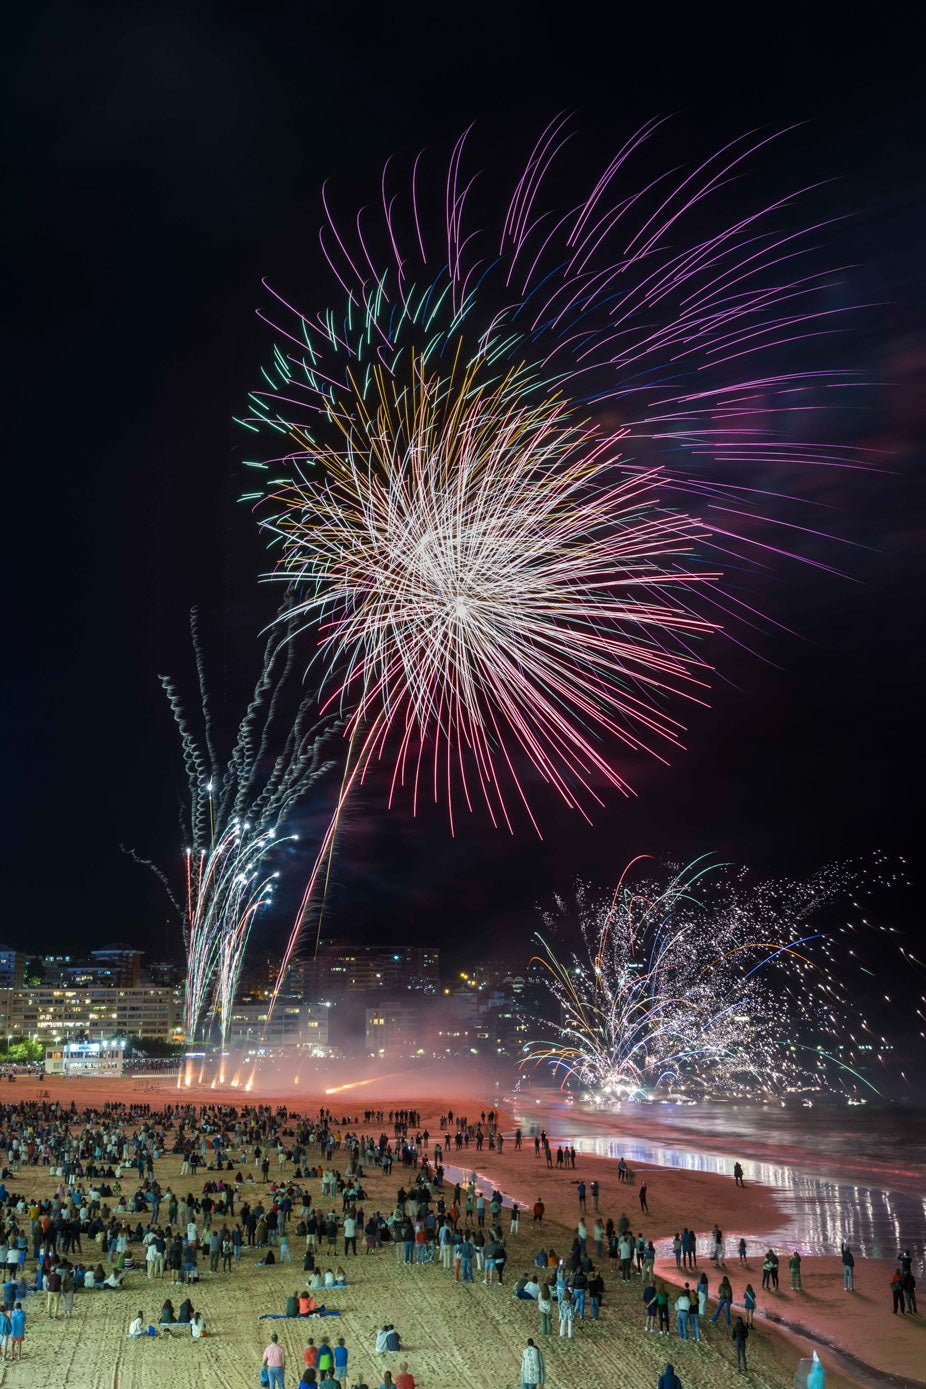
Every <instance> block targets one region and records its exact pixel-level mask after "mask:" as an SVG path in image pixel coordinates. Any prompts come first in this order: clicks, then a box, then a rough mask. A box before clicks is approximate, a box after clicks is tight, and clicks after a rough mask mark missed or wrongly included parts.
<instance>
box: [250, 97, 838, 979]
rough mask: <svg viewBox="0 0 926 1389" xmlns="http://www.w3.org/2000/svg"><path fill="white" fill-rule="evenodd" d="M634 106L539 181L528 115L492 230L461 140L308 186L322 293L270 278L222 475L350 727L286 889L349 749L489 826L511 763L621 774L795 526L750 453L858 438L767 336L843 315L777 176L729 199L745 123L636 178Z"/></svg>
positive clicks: (579, 773)
mask: <svg viewBox="0 0 926 1389" xmlns="http://www.w3.org/2000/svg"><path fill="white" fill-rule="evenodd" d="M660 124H661V122H652V123H651V124H650V125H648V126H647V127H645V128H644V129H643V130H641V131H639V132H637V134H636V135H634V137H633V138H632V139H631V140H629V141H628V142H627V144H626V145H625V146H624V148H623V149H621V150H620V151H619V152H618V154H617V155H616V156H615V157H614V158H613V159H612V160H611V161H610V162H609V163H608V164H607V165H606V167H605V168H604V169H603V170H602V172H601V176H600V177H599V178H598V179H597V180H595V181H594V182H593V185H592V188H591V191H590V192H588V191H586V192H585V193H583V194H582V195H581V196H580V197H579V198H578V200H577V201H575V202H572V203H567V205H565V206H562V205H557V203H556V201H555V200H554V198H553V197H552V196H551V195H552V194H553V193H554V191H555V192H556V193H559V191H560V188H561V186H562V185H561V180H560V177H559V175H560V173H561V172H565V173H566V175H567V176H568V174H569V172H570V170H569V167H568V163H567V161H566V157H565V153H564V151H565V149H566V146H567V145H568V143H569V140H570V139H571V135H572V132H571V130H570V128H569V121H568V119H567V118H566V117H563V118H559V119H557V120H556V121H554V122H553V123H552V124H551V125H550V126H549V127H548V129H547V130H545V131H544V133H543V134H542V136H541V138H540V140H539V141H538V142H537V145H536V146H535V148H534V149H533V151H532V152H531V154H530V157H529V159H528V161H527V164H526V167H525V168H524V170H523V172H522V173H521V175H520V176H519V177H518V178H517V179H516V180H515V183H514V188H513V192H512V194H511V196H510V198H509V199H508V200H507V202H506V203H504V204H503V206H502V208H501V212H500V215H499V217H498V221H497V224H496V225H495V227H494V228H493V227H492V226H491V225H489V226H488V227H487V228H486V227H481V226H480V225H478V224H476V223H475V222H473V221H472V215H471V205H472V201H473V187H474V185H475V183H476V182H477V179H476V177H475V176H474V175H472V176H471V175H470V174H469V173H467V172H466V168H465V164H466V159H467V136H464V137H462V138H461V139H460V140H459V141H458V143H457V145H456V146H455V148H454V150H453V153H452V156H451V158H450V161H449V166H448V168H447V169H446V170H445V171H444V175H443V177H442V179H440V180H435V179H434V178H433V177H432V176H429V175H426V174H425V169H424V163H423V161H422V159H421V158H419V159H418V160H416V161H415V165H414V168H413V170H412V173H411V178H410V180H409V181H408V183H407V184H406V186H405V187H404V188H403V187H396V188H395V190H393V187H392V179H391V176H390V174H389V171H388V170H387V171H386V172H384V175H383V180H382V188H381V198H380V202H381V213H380V214H379V215H378V216H377V217H376V219H375V220H374V214H373V213H371V212H370V211H369V209H366V210H364V212H363V213H362V214H361V215H359V216H358V217H357V219H356V223H355V225H354V226H353V227H352V228H351V230H350V231H349V232H348V231H344V230H342V229H341V227H340V226H339V224H338V222H337V220H336V219H335V218H334V217H333V215H332V214H331V212H330V209H329V204H328V198H327V194H326V195H325V197H324V205H325V214H326V218H327V223H326V226H325V227H324V228H323V230H322V233H321V244H322V248H323V250H324V253H325V255H326V257H327V259H328V262H329V265H330V268H331V270H332V272H333V274H334V276H335V278H336V280H337V281H338V283H339V286H340V290H339V294H340V296H341V305H342V306H341V308H340V309H338V310H337V311H334V310H330V309H329V310H326V311H324V312H321V313H318V314H314V313H302V312H300V311H299V310H298V309H295V308H293V307H292V306H291V305H289V304H288V303H287V302H286V301H285V300H284V299H283V298H282V297H281V296H280V295H278V294H276V293H275V291H271V292H272V293H273V294H274V299H275V311H274V314H273V316H272V326H273V328H274V329H275V332H276V337H277V342H276V346H275V347H274V351H273V359H272V361H271V362H270V363H269V364H268V365H267V367H266V368H264V370H263V377H264V381H263V383H262V385H261V387H260V388H259V389H258V390H256V391H254V392H253V393H252V395H251V397H250V409H249V411H248V413H247V414H246V415H245V416H244V417H243V418H242V419H241V421H240V423H242V424H243V425H244V426H245V427H246V428H247V429H248V430H251V431H253V432H254V433H256V434H260V435H264V436H266V435H267V434H271V435H272V436H273V437H274V438H275V439H276V440H278V441H279V446H278V447H277V448H276V449H275V450H274V451H273V452H272V454H271V456H269V457H268V456H263V457H260V458H256V459H251V460H249V466H251V467H252V468H253V469H255V473H256V477H257V479H258V482H259V486H258V487H257V488H256V490H254V491H252V492H250V493H248V494H247V495H248V498H249V499H250V500H252V501H253V502H254V503H255V504H257V505H258V506H259V507H260V511H261V516H262V519H263V524H264V526H265V527H266V529H267V532H268V533H269V534H270V536H271V537H272V539H273V542H274V544H275V547H276V554H277V557H278V566H277V570H276V577H278V578H280V579H282V580H283V581H285V582H286V583H287V585H288V586H289V589H290V591H291V592H293V593H294V595H295V604H296V611H297V613H298V617H299V620H300V621H301V622H302V624H303V625H304V626H305V627H306V629H310V630H311V633H312V637H313V640H314V643H315V654H316V657H317V658H318V660H319V661H320V662H322V663H323V669H324V675H323V679H322V684H323V687H324V689H325V691H326V697H327V698H328V700H329V701H330V702H331V704H332V705H333V706H334V707H336V708H337V709H338V710H339V711H340V712H341V713H342V715H343V718H344V723H345V732H346V736H347V738H348V756H347V760H346V766H345V773H344V781H343V785H342V794H341V797H340V799H339V802H338V808H337V810H336V812H335V817H334V820H333V822H332V827H331V831H330V835H329V839H328V841H326V843H325V844H324V845H323V846H322V850H321V852H320V855H319V860H318V864H317V865H316V869H315V871H313V873H312V874H311V876H310V879H309V883H308V886H307V890H306V897H305V900H304V904H303V906H304V907H305V905H306V904H307V903H308V901H309V898H310V896H311V893H312V892H313V890H314V887H315V884H316V882H317V880H318V874H319V871H320V869H321V867H322V865H323V863H324V861H325V858H326V856H327V855H328V854H329V853H330V847H331V845H330V839H331V837H332V836H333V835H334V833H335V827H336V824H337V817H338V814H339V813H340V809H341V807H342V806H343V805H344V803H345V801H346V798H347V797H348V796H349V794H350V792H351V789H352V788H353V786H354V785H355V784H356V783H357V781H358V780H362V779H363V777H364V776H365V775H366V774H367V771H368V769H369V768H370V766H371V764H372V763H373V762H374V761H382V762H384V763H385V764H386V765H387V766H388V767H389V768H390V769H391V772H390V785H391V794H392V795H394V794H395V793H396V791H397V790H398V788H399V787H402V786H405V787H407V788H409V794H410V795H411V797H412V798H413V801H414V804H415V805H416V806H417V804H418V802H419V799H420V797H421V794H422V791H423V790H424V789H425V788H427V790H428V792H429V794H430V795H431V796H433V798H434V799H435V800H441V799H442V800H443V801H444V802H445V804H446V805H447V808H448V813H449V814H450V816H451V820H453V816H454V806H455V805H465V806H467V807H473V806H474V805H475V804H476V803H477V802H478V803H481V804H482V805H484V806H487V807H488V810H489V813H490V814H491V816H492V818H493V820H494V821H495V822H496V823H502V824H505V825H507V826H508V827H509V828H510V827H511V825H512V817H511V815H510V814H509V807H510V806H512V805H513V804H520V805H522V806H523V807H525V808H526V810H527V813H528V814H529V815H530V818H531V819H532V820H533V818H534V817H533V814H532V812H531V801H532V797H533V794H534V783H535V782H537V781H541V782H544V783H546V784H547V785H548V786H549V787H552V788H554V789H555V791H556V792H557V793H558V794H559V795H560V796H561V797H562V798H563V799H564V801H565V802H566V804H567V805H569V806H570V807H577V808H579V809H580V810H586V811H587V809H588V808H589V807H590V806H592V805H594V804H595V803H596V802H598V801H599V800H600V798H601V795H602V794H603V793H604V792H605V791H606V790H607V788H608V787H612V788H617V789H618V790H620V791H627V790H628V789H629V788H628V785H627V781H626V779H625V778H626V775H627V773H626V772H625V770H624V768H623V765H618V759H621V762H623V758H624V756H625V754H629V753H632V752H636V751H638V750H641V749H646V750H647V751H649V752H654V753H656V754H657V755H664V754H665V753H666V752H669V751H671V749H672V747H673V745H674V746H677V745H678V744H679V742H680V740H681V737H682V735H683V729H682V726H681V724H680V723H679V722H677V718H676V715H677V712H678V710H677V706H678V704H679V700H680V697H681V699H682V700H684V699H691V698H698V697H701V696H702V695H703V687H704V680H705V676H706V674H707V666H706V664H705V661H706V658H705V655H704V652H703V643H702V642H701V641H700V640H699V639H700V638H702V637H704V636H705V635H707V634H709V633H711V632H712V631H713V630H714V629H716V628H717V627H718V626H721V625H723V626H724V627H726V628H729V627H730V625H731V624H733V625H736V624H738V623H741V624H746V626H744V627H742V628H741V631H742V632H744V631H745V630H746V627H748V626H752V625H754V624H755V623H756V622H761V621H762V619H761V616H760V615H759V614H758V613H757V611H756V607H755V604H754V602H753V600H752V599H751V598H750V595H749V591H748V585H747V584H746V583H745V582H744V574H745V573H747V572H748V570H749V569H750V567H753V568H754V569H756V570H757V571H758V570H761V569H763V568H767V567H768V565H769V564H771V563H773V562H774V561H775V560H777V559H778V558H779V557H780V556H781V555H782V554H787V553H789V551H790V550H792V549H794V548H795V547H797V548H799V543H798V541H797V539H796V537H797V535H798V534H799V532H800V530H801V528H800V527H798V526H795V525H793V524H792V522H791V521H790V520H789V519H787V518H785V517H782V516H780V515H779V516H776V518H775V521H774V526H775V529H774V530H773V531H771V532H768V531H762V529H761V528H760V525H759V524H758V522H759V519H760V518H761V516H762V514H763V511H764V509H765V506H766V503H768V501H769V497H770V495H774V496H775V498H776V500H775V503H774V505H775V506H776V508H777V507H779V506H780V505H783V503H782V500H781V497H780V496H779V495H778V494H779V493H780V492H782V491H783V490H786V489H783V488H782V487H781V486H777V485H774V484H772V483H770V481H769V479H770V478H771V477H773V476H774V474H775V473H776V471H778V472H783V473H785V474H790V473H791V472H792V470H793V469H795V468H798V467H800V468H806V467H822V468H831V467H835V466H859V465H860V463H862V462H864V461H866V460H862V459H860V458H859V457H858V456H856V454H854V453H853V452H852V451H850V450H847V449H845V448H843V447H841V446H836V445H828V444H825V443H821V442H819V440H817V439H815V438H813V437H812V433H813V431H812V430H811V429H810V428H809V421H810V420H811V419H812V418H814V413H813V412H814V410H815V408H816V406H817V405H818V404H819V403H820V401H821V400H822V399H826V401H827V403H829V400H830V399H831V395H830V394H826V393H827V392H828V391H829V388H831V387H836V386H841V385H846V384H847V377H846V376H845V375H844V374H843V373H841V372H839V371H832V372H830V371H826V370H823V369H821V368H820V367H819V365H818V364H817V362H816V361H815V360H814V361H811V362H810V363H809V365H808V366H807V368H806V369H805V370H799V371H794V370H789V369H787V368H785V367H784V366H783V365H782V361H781V354H782V351H786V352H787V354H788V357H789V359H793V357H794V356H795V354H797V355H798V357H800V356H801V355H802V354H803V355H804V356H805V357H806V355H807V354H808V353H809V352H811V351H814V350H815V347H816V345H817V344H818V342H819V340H820V339H821V338H823V337H825V336H826V335H828V334H830V333H832V332H835V331H837V329H838V326H839V324H840V322H841V321H842V320H841V315H842V314H843V313H844V311H845V306H844V303H843V301H842V299H841V295H840V291H839V290H838V288H837V286H838V285H839V283H840V275H839V274H838V273H837V272H834V271H832V270H831V269H830V268H828V267H825V268H820V266H819V265H818V264H817V261H816V255H815V252H816V247H815V244H814V242H815V238H816V237H817V235H818V233H819V231H820V224H817V225H813V226H808V227H805V228H802V229H797V230H796V229H795V228H794V226H793V225H791V224H790V221H789V215H788V214H786V211H785V209H787V208H788V206H789V205H790V203H791V202H792V201H793V200H794V199H795V198H796V197H797V196H798V195H799V194H800V193H801V192H802V191H806V190H800V189H796V190H792V191H790V192H788V193H787V194H785V195H784V196H782V197H781V198H779V199H777V200H775V201H774V202H772V203H771V204H769V203H767V202H761V203H759V204H758V205H754V206H751V207H750V206H748V205H746V203H745V195H744V202H743V204H742V205H741V206H740V210H739V211H738V212H737V213H736V214H735V215H733V216H732V217H731V215H730V213H729V206H730V199H729V191H728V190H729V185H730V182H731V180H733V179H734V178H737V177H738V176H739V175H740V174H741V173H742V172H743V170H744V166H745V164H746V162H747V161H748V159H749V158H750V157H751V156H753V155H755V154H756V153H757V151H759V150H760V149H761V148H762V147H763V146H764V145H766V144H767V143H769V141H770V140H771V139H772V138H774V137H772V136H764V135H762V136H748V137H744V138H742V139H739V140H735V141H733V142H731V143H730V144H729V145H727V146H726V147H724V148H723V149H722V150H720V151H718V152H717V154H715V155H713V156H712V157H711V158H709V159H707V160H706V161H705V162H704V163H702V164H701V165H700V166H698V167H697V168H695V169H694V170H692V171H691V172H687V173H682V174H680V173H678V172H677V171H675V172H668V173H665V174H662V175H659V174H657V176H655V177H654V176H653V171H652V169H651V168H648V169H646V172H645V173H644V174H643V176H642V177H636V176H635V175H634V174H633V169H634V166H635V164H636V162H637V161H638V160H639V159H640V158H641V151H642V150H643V149H644V147H645V146H646V145H647V143H648V142H649V141H650V140H651V139H652V138H653V137H654V136H655V133H656V129H657V127H658V126H659V125H660ZM565 181H566V182H568V177H567V179H566V180H565ZM435 188H439V189H440V198H439V201H440V218H439V220H440V232H439V235H437V236H434V235H433V234H432V230H433V223H434V220H435V219H434V216H433V212H434V208H433V206H432V205H433V203H434V202H435V199H434V190H435ZM718 208H719V209H722V210H721V211H720V213H719V216H717V214H716V212H715V210H716V209H718ZM712 215H714V216H715V217H716V218H717V220H716V223H715V225H714V229H713V230H705V228H706V225H707V224H708V222H709V219H710V216H712ZM490 221H491V219H490ZM268 321H271V320H270V319H269V318H268ZM810 533H811V534H816V533H814V532H810ZM769 536H772V537H774V539H771V538H769ZM811 562H813V563H815V564H818V565H819V561H816V560H813V561H811ZM820 567H824V566H820ZM731 571H735V572H736V578H735V582H730V581H726V582H724V581H723V579H722V577H721V576H722V575H723V576H725V575H729V574H730V573H731ZM737 639H739V638H737ZM301 918H302V913H300V917H299V919H298V920H297V925H296V928H295V931H294V934H293V937H292V938H291V943H290V949H292V947H293V945H294V943H295V939H296V936H297V935H298V930H299V921H301ZM288 954H289V952H287V958H288Z"/></svg>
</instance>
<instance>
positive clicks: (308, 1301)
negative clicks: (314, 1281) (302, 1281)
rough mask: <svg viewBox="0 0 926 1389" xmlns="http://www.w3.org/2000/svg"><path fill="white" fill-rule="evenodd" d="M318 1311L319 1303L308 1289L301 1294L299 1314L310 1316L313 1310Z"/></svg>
mask: <svg viewBox="0 0 926 1389" xmlns="http://www.w3.org/2000/svg"><path fill="white" fill-rule="evenodd" d="M317 1311H318V1303H317V1302H316V1301H315V1298H314V1297H312V1296H311V1294H310V1293H309V1292H308V1291H307V1290H306V1289H303V1291H302V1292H301V1293H300V1294H299V1316H300V1317H310V1316H311V1315H312V1313H313V1312H317Z"/></svg>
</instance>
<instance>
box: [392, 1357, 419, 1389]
mask: <svg viewBox="0 0 926 1389" xmlns="http://www.w3.org/2000/svg"><path fill="white" fill-rule="evenodd" d="M395 1389H415V1377H414V1375H411V1374H409V1372H408V1361H407V1360H403V1361H402V1363H401V1365H400V1366H399V1373H398V1374H397V1375H396V1377H395Z"/></svg>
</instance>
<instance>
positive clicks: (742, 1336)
mask: <svg viewBox="0 0 926 1389" xmlns="http://www.w3.org/2000/svg"><path fill="white" fill-rule="evenodd" d="M730 1338H731V1340H732V1341H733V1344H734V1345H735V1346H736V1368H737V1369H738V1370H748V1369H749V1366H748V1365H747V1364H746V1342H747V1341H748V1340H749V1328H748V1327H747V1326H746V1323H745V1322H744V1321H743V1318H742V1317H737V1319H736V1325H735V1326H734V1328H733V1330H732V1331H731V1332H730Z"/></svg>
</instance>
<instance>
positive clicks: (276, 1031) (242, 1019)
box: [228, 998, 330, 1056]
mask: <svg viewBox="0 0 926 1389" xmlns="http://www.w3.org/2000/svg"><path fill="white" fill-rule="evenodd" d="M267 1011H268V1004H267V1003H241V1004H238V1006H237V1007H235V1008H233V1009H232V1015H231V1022H230V1025H229V1032H228V1040H229V1043H230V1045H231V1046H233V1047H252V1048H255V1047H274V1048H275V1047H298V1048H300V1049H301V1050H304V1051H308V1052H310V1053H312V1054H314V1055H317V1056H322V1055H324V1054H325V1052H326V1051H327V1049H328V1017H329V1012H330V1009H328V1008H326V1007H325V1006H324V1005H323V1004H318V1003H299V1002H296V1001H288V1000H286V999H283V998H280V999H278V1000H277V1003H276V1007H275V1008H274V1010H273V1013H272V1015H271V1017H270V1020H269V1022H268V1020H267Z"/></svg>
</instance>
